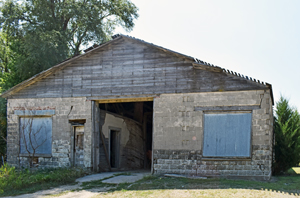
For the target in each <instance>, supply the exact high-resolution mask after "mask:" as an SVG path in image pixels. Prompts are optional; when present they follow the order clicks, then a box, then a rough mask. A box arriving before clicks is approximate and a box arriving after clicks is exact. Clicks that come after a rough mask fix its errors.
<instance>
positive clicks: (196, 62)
mask: <svg viewBox="0 0 300 198" xmlns="http://www.w3.org/2000/svg"><path fill="white" fill-rule="evenodd" d="M121 38H127V39H132V40H135V41H137V42H140V43H143V44H146V45H149V46H151V47H154V48H157V49H159V50H162V51H165V52H167V53H172V54H174V55H176V56H181V57H184V58H187V59H190V60H191V61H192V62H193V63H192V65H193V67H194V68H195V69H202V70H208V71H213V72H224V73H226V74H227V75H233V76H236V77H239V78H242V79H244V80H247V81H251V82H254V83H257V84H259V85H262V86H264V87H266V88H269V89H270V90H271V97H272V101H273V94H272V86H271V85H270V84H268V83H264V82H262V81H259V80H256V79H254V78H251V77H248V76H244V75H242V74H239V73H236V72H233V71H230V70H227V69H224V68H221V67H219V66H215V65H213V64H210V63H207V62H204V61H202V60H200V59H197V58H194V57H191V56H188V55H185V54H181V53H178V52H175V51H172V50H170V49H166V48H164V47H161V46H158V45H155V44H152V43H149V42H146V41H144V40H141V39H137V38H134V37H131V36H126V35H122V34H117V35H114V36H112V40H110V41H108V42H105V43H102V44H100V45H93V46H92V47H90V48H88V49H86V50H84V51H85V53H84V54H81V55H78V56H75V57H72V58H69V59H66V60H64V61H63V62H61V63H59V64H57V65H55V66H53V67H51V68H49V69H47V70H45V71H42V72H40V73H38V74H36V75H34V76H32V77H31V78H29V79H27V80H25V81H23V82H21V83H19V84H18V85H16V86H14V87H12V88H11V89H9V90H7V91H5V92H4V93H2V94H1V97H3V98H7V97H9V96H10V95H13V94H14V93H16V92H18V91H20V90H22V89H24V88H26V87H28V86H30V85H32V84H33V83H35V82H38V81H40V80H41V79H43V78H46V77H47V76H49V75H51V74H53V73H55V72H57V71H59V70H62V69H63V68H65V67H66V66H68V65H70V64H71V63H73V62H74V61H76V60H79V59H81V58H84V57H87V56H89V55H91V54H92V53H93V52H95V51H97V50H98V49H100V48H103V47H105V46H107V45H109V44H111V43H113V42H116V41H117V40H120V39H121ZM273 104H274V101H273Z"/></svg>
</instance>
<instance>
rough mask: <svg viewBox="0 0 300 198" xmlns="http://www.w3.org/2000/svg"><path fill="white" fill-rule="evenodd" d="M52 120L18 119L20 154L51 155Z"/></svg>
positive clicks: (38, 118)
mask: <svg viewBox="0 0 300 198" xmlns="http://www.w3.org/2000/svg"><path fill="white" fill-rule="evenodd" d="M51 144H52V118H51V117H21V118H20V153H21V154H33V153H34V152H35V153H36V154H51V151H52V147H51Z"/></svg>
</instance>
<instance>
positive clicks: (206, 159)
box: [201, 157, 251, 161]
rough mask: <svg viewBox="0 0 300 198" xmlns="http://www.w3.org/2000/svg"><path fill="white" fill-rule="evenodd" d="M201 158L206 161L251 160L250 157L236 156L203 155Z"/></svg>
mask: <svg viewBox="0 0 300 198" xmlns="http://www.w3.org/2000/svg"><path fill="white" fill-rule="evenodd" d="M201 160H204V161H241V160H243V161H251V158H250V157H234V158H230V157H224V158H221V157H217V158H216V157H203V158H202V159H201Z"/></svg>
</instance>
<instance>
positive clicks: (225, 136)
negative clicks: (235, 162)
mask: <svg viewBox="0 0 300 198" xmlns="http://www.w3.org/2000/svg"><path fill="white" fill-rule="evenodd" d="M250 143H251V113H228V114H204V144H203V156H206V157H250Z"/></svg>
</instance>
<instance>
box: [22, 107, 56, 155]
mask: <svg viewBox="0 0 300 198" xmlns="http://www.w3.org/2000/svg"><path fill="white" fill-rule="evenodd" d="M18 115H19V116H18V128H19V131H18V132H19V133H18V137H19V141H18V144H19V156H20V157H30V156H32V153H27V152H26V153H21V147H22V145H23V143H21V141H22V138H21V119H22V118H32V119H34V118H50V120H51V136H49V137H48V138H50V153H35V154H34V157H52V142H53V138H52V137H53V117H52V116H50V115H43V114H42V115H41V114H38V115H34V113H30V114H28V113H27V112H25V113H23V115H20V113H19V112H18Z"/></svg>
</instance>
